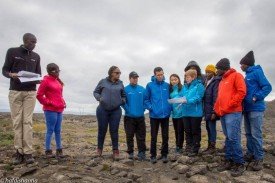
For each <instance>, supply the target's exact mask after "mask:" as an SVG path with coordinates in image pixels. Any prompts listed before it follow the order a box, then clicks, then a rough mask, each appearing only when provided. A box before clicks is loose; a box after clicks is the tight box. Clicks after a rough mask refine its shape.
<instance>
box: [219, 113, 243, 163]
mask: <svg viewBox="0 0 275 183" xmlns="http://www.w3.org/2000/svg"><path fill="white" fill-rule="evenodd" d="M221 123H222V129H223V133H224V135H225V137H226V139H225V158H226V159H227V160H233V161H234V162H235V163H240V164H244V159H243V152H242V146H241V125H242V113H241V112H235V113H231V114H226V115H224V116H222V117H221Z"/></svg>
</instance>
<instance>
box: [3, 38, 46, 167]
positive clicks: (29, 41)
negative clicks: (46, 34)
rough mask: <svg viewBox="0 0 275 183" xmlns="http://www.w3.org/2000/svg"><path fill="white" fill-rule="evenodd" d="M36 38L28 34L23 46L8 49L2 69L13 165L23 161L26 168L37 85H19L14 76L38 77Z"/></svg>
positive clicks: (30, 153)
mask: <svg viewBox="0 0 275 183" xmlns="http://www.w3.org/2000/svg"><path fill="white" fill-rule="evenodd" d="M36 41H37V40H36V37H35V36H34V35H33V34H31V33H26V34H24V36H23V43H24V44H23V45H21V46H20V47H16V48H10V49H8V51H7V55H6V60H5V63H4V66H3V68H2V73H3V75H4V76H5V77H7V78H10V92H9V103H10V110H11V118H12V122H13V130H14V147H15V150H16V153H15V154H14V155H13V164H15V165H16V164H20V163H22V162H23V160H24V159H25V162H26V163H27V164H29V163H33V162H34V159H33V157H32V153H33V148H32V141H33V137H32V136H33V130H32V116H33V110H34V107H35V102H36V84H37V82H24V83H21V82H20V80H19V78H18V75H17V73H18V72H20V71H28V72H32V73H36V74H39V75H41V67H40V56H39V55H38V54H37V53H35V52H33V49H34V48H35V45H36Z"/></svg>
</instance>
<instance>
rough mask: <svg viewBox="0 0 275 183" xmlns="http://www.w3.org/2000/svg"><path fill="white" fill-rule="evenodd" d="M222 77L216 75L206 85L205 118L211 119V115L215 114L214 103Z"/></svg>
mask: <svg viewBox="0 0 275 183" xmlns="http://www.w3.org/2000/svg"><path fill="white" fill-rule="evenodd" d="M221 79H222V77H220V76H215V77H214V78H213V80H212V81H211V82H210V83H209V84H208V85H207V86H206V88H205V93H204V116H205V120H206V121H208V120H211V115H212V114H215V112H214V104H215V102H216V99H217V96H218V89H219V84H220V81H221Z"/></svg>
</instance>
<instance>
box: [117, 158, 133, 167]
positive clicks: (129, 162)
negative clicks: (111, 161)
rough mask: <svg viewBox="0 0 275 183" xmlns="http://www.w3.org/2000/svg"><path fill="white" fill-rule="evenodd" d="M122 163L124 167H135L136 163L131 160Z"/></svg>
mask: <svg viewBox="0 0 275 183" xmlns="http://www.w3.org/2000/svg"><path fill="white" fill-rule="evenodd" d="M120 163H122V164H124V165H127V166H134V165H135V164H134V161H133V160H130V159H124V160H121V161H120Z"/></svg>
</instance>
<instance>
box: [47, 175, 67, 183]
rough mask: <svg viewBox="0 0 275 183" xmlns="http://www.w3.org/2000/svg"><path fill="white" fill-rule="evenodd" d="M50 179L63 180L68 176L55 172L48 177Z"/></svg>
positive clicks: (54, 180)
mask: <svg viewBox="0 0 275 183" xmlns="http://www.w3.org/2000/svg"><path fill="white" fill-rule="evenodd" d="M50 180H52V181H50V182H63V181H66V180H68V177H66V176H65V175H62V174H59V173H55V174H53V175H52V176H51V177H50Z"/></svg>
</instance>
